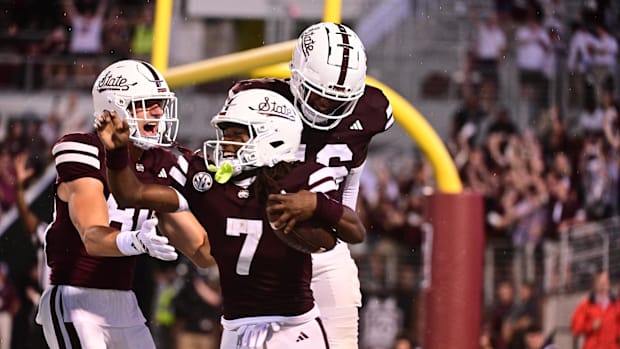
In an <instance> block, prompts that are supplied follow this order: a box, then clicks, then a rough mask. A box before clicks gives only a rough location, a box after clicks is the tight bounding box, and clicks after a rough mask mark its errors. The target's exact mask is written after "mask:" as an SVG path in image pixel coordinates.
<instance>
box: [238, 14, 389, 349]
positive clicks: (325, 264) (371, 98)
mask: <svg viewBox="0 0 620 349" xmlns="http://www.w3.org/2000/svg"><path fill="white" fill-rule="evenodd" d="M290 69H291V79H290V80H289V79H286V80H281V79H253V80H245V81H240V82H238V83H237V84H235V85H234V86H233V87H232V88H231V90H230V91H229V98H231V97H232V96H234V95H235V94H236V93H238V92H239V91H242V90H247V89H252V88H262V89H269V90H273V91H276V92H278V93H279V94H281V95H282V96H285V97H286V98H288V99H289V100H290V101H292V102H294V103H295V106H296V107H297V108H298V109H299V110H300V111H301V112H302V120H303V121H304V130H303V134H302V139H301V143H302V144H301V148H300V154H301V156H302V160H305V161H316V162H319V163H321V164H323V165H325V166H329V167H330V168H331V169H333V171H335V173H336V174H337V175H336V181H337V183H338V184H339V185H340V187H339V192H340V195H341V196H340V199H341V201H342V203H343V204H344V205H346V206H348V207H350V208H351V209H355V207H356V204H357V196H358V192H359V181H360V176H361V173H362V171H363V169H364V165H365V163H366V156H367V153H368V145H369V143H370V141H371V140H372V138H373V137H374V136H375V135H376V134H379V133H381V132H384V131H386V130H387V129H388V128H390V126H392V124H393V123H394V118H393V116H392V107H391V105H390V102H389V101H388V100H387V98H386V97H385V95H384V94H383V92H381V90H379V89H377V88H375V87H372V86H366V84H365V78H366V54H365V51H364V45H363V44H362V42H361V40H360V39H359V37H358V36H357V35H356V34H355V32H354V31H353V30H351V29H350V28H348V27H347V26H345V25H342V24H336V23H329V22H323V23H318V24H314V25H312V26H310V27H308V28H307V29H305V30H304V31H303V32H302V33H301V35H300V36H299V38H298V40H297V45H296V46H295V49H294V50H293V57H292V60H291V63H290ZM300 195H301V193H292V194H274V195H272V196H271V197H270V202H272V203H273V205H270V207H269V210H270V211H273V212H279V213H280V218H279V219H277V220H275V221H274V224H275V225H276V226H278V227H285V228H284V229H285V231H288V230H290V229H292V228H293V227H294V225H295V224H296V222H298V221H299V220H300V219H303V217H307V216H311V215H312V214H313V212H314V209H315V207H316V206H315V205H313V200H300V199H299V196H300ZM274 214H275V213H274ZM312 257H313V258H312V262H313V263H312V265H313V270H312V290H313V292H314V297H315V299H316V302H317V304H318V306H319V309H320V311H321V318H322V319H323V322H324V323H325V325H326V326H325V327H326V328H327V336H328V340H329V346H330V348H332V349H340V348H346V349H351V348H357V343H358V320H359V316H358V308H359V307H360V306H361V301H362V300H361V298H362V297H361V292H360V285H359V279H358V271H357V266H356V265H355V262H354V261H353V258H352V257H351V254H350V252H349V249H348V247H347V244H338V245H337V246H336V248H335V249H333V250H331V251H329V252H326V253H321V254H314V255H313V256H312Z"/></svg>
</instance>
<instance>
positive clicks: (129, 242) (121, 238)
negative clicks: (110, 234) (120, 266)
mask: <svg viewBox="0 0 620 349" xmlns="http://www.w3.org/2000/svg"><path fill="white" fill-rule="evenodd" d="M133 234H135V231H121V232H120V233H118V235H116V247H118V250H119V251H121V253H122V254H124V255H125V256H135V255H137V254H140V252H139V251H138V250H137V249H136V248H135V247H134V243H133V236H132V235H133Z"/></svg>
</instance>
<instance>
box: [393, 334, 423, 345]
mask: <svg viewBox="0 0 620 349" xmlns="http://www.w3.org/2000/svg"><path fill="white" fill-rule="evenodd" d="M416 348H419V347H418V345H417V344H416V342H415V341H414V340H413V339H412V338H411V336H409V335H407V334H406V333H401V334H399V335H398V336H396V339H395V340H394V345H393V346H392V348H391V349H416Z"/></svg>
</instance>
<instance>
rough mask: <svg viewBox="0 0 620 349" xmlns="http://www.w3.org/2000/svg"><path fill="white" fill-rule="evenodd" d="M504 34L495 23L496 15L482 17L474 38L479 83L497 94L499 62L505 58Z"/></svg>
mask: <svg viewBox="0 0 620 349" xmlns="http://www.w3.org/2000/svg"><path fill="white" fill-rule="evenodd" d="M505 53H506V35H505V34H504V31H503V30H502V28H500V27H499V25H498V23H497V15H495V14H489V15H485V16H483V17H482V19H481V21H479V23H478V24H477V33H476V38H475V54H476V63H475V65H476V68H475V69H476V71H477V72H478V73H479V74H480V80H481V85H482V86H484V89H490V90H491V91H490V92H489V93H490V94H492V96H494V97H496V96H497V89H498V88H499V86H500V81H499V64H500V62H501V61H502V60H503V59H504V58H505Z"/></svg>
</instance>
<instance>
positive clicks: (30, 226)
mask: <svg viewBox="0 0 620 349" xmlns="http://www.w3.org/2000/svg"><path fill="white" fill-rule="evenodd" d="M28 158H29V154H28V153H21V154H18V155H16V156H15V158H14V159H13V166H14V168H15V193H16V195H15V206H16V207H17V212H19V218H20V220H21V221H22V225H23V226H24V230H25V232H26V233H27V234H29V235H30V236H31V237H32V241H33V244H34V245H35V246H38V247H39V249H38V252H37V259H38V275H39V277H38V278H36V280H38V281H39V285H38V287H39V291H42V290H44V289H45V288H46V287H47V286H48V285H49V282H50V280H49V275H50V268H49V267H48V266H47V263H46V262H45V252H44V250H43V245H44V243H45V229H46V228H47V224H48V223H46V222H43V221H41V220H40V219H39V217H37V216H36V215H35V214H34V213H33V212H32V211H31V210H30V208H29V207H28V203H27V202H26V194H25V189H26V187H27V186H28V185H29V183H30V180H31V179H32V176H33V175H34V170H33V169H32V168H31V167H28V165H27V163H28ZM35 304H38V301H37V302H35Z"/></svg>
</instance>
